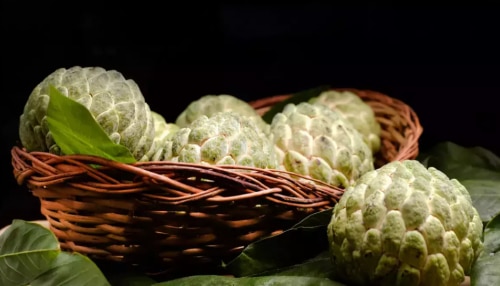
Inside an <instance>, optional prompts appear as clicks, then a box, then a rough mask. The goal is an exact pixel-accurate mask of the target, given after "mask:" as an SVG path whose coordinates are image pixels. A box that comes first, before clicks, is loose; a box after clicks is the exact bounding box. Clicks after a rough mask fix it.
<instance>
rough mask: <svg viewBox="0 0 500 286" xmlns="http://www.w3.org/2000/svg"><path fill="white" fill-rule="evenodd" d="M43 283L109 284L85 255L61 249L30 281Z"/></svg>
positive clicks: (57, 285)
mask: <svg viewBox="0 0 500 286" xmlns="http://www.w3.org/2000/svg"><path fill="white" fill-rule="evenodd" d="M44 285H51V286H105V285H111V284H110V283H109V282H108V281H107V280H106V277H105V276H104V274H103V273H102V272H101V271H100V270H99V268H97V266H96V265H95V264H94V262H93V261H92V260H90V259H89V258H88V257H87V256H84V255H82V254H80V253H69V252H64V251H62V252H60V253H59V255H58V256H57V258H56V260H55V261H54V262H53V263H52V265H51V269H50V270H48V271H46V272H44V273H43V274H42V275H40V276H38V277H37V278H36V279H35V280H33V281H32V282H31V286H44ZM149 285H151V284H149Z"/></svg>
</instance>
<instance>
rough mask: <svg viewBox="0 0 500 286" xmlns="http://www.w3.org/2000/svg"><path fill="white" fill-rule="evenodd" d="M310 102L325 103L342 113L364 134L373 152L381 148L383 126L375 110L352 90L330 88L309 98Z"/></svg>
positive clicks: (364, 138)
mask: <svg viewBox="0 0 500 286" xmlns="http://www.w3.org/2000/svg"><path fill="white" fill-rule="evenodd" d="M309 102H310V103H314V104H318V103H319V104H324V105H326V106H328V107H329V108H331V109H335V110H337V111H339V112H340V114H342V115H343V116H344V117H345V119H346V120H347V121H349V122H351V124H352V125H353V126H354V128H356V130H358V131H359V132H360V133H361V134H362V135H363V140H364V141H365V142H366V143H367V144H368V145H369V146H370V148H371V149H372V152H373V153H376V152H378V151H379V149H380V132H381V126H380V123H379V122H378V121H377V118H376V117H375V112H374V111H373V109H372V108H371V106H370V105H368V104H367V103H366V102H364V101H363V100H362V99H361V98H360V97H359V96H358V95H357V94H355V93H354V92H352V91H347V90H345V91H338V90H328V91H323V92H322V93H320V94H319V95H318V96H316V97H313V98H311V99H310V100H309Z"/></svg>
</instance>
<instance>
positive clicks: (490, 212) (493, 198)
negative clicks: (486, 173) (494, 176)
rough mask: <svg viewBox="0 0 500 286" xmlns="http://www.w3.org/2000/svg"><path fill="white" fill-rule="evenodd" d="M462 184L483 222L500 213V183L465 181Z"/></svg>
mask: <svg viewBox="0 0 500 286" xmlns="http://www.w3.org/2000/svg"><path fill="white" fill-rule="evenodd" d="M461 183H462V185H464V186H465V187H466V188H467V190H468V191H469V193H470V196H471V198H472V204H473V205H474V207H475V208H476V209H477V211H478V212H479V216H480V217H481V220H482V221H483V222H488V221H490V220H491V219H492V218H493V217H494V216H495V215H496V214H497V213H500V181H492V180H463V181H461Z"/></svg>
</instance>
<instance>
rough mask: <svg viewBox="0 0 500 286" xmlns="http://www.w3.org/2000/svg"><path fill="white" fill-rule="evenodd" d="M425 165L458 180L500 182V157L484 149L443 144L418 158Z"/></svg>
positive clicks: (437, 145) (451, 143)
mask: <svg viewBox="0 0 500 286" xmlns="http://www.w3.org/2000/svg"><path fill="white" fill-rule="evenodd" d="M417 159H418V160H419V161H420V162H422V163H423V164H424V165H426V166H428V167H430V166H432V167H435V168H437V169H439V170H441V171H443V172H444V173H445V174H446V175H448V176H449V177H450V178H455V179H457V180H460V181H461V180H471V179H477V180H483V179H487V180H497V179H498V180H500V157H498V156H497V155H495V154H494V153H493V152H491V151H489V150H487V149H485V148H482V147H469V148H467V147H463V146H460V145H458V144H456V143H453V142H441V143H438V144H436V145H435V146H433V147H432V148H430V149H429V150H427V151H425V152H421V153H420V154H419V156H418V158H417Z"/></svg>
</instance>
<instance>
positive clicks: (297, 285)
mask: <svg viewBox="0 0 500 286" xmlns="http://www.w3.org/2000/svg"><path fill="white" fill-rule="evenodd" d="M174 285H175V286H192V285H197V286H234V285H241V286H268V285H273V286H289V285H293V286H343V284H339V283H337V282H335V281H332V280H330V279H328V278H316V277H304V276H260V277H239V278H236V277H228V276H217V275H197V276H187V277H183V278H178V279H174V280H170V281H166V282H161V283H158V284H154V286H174Z"/></svg>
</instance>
